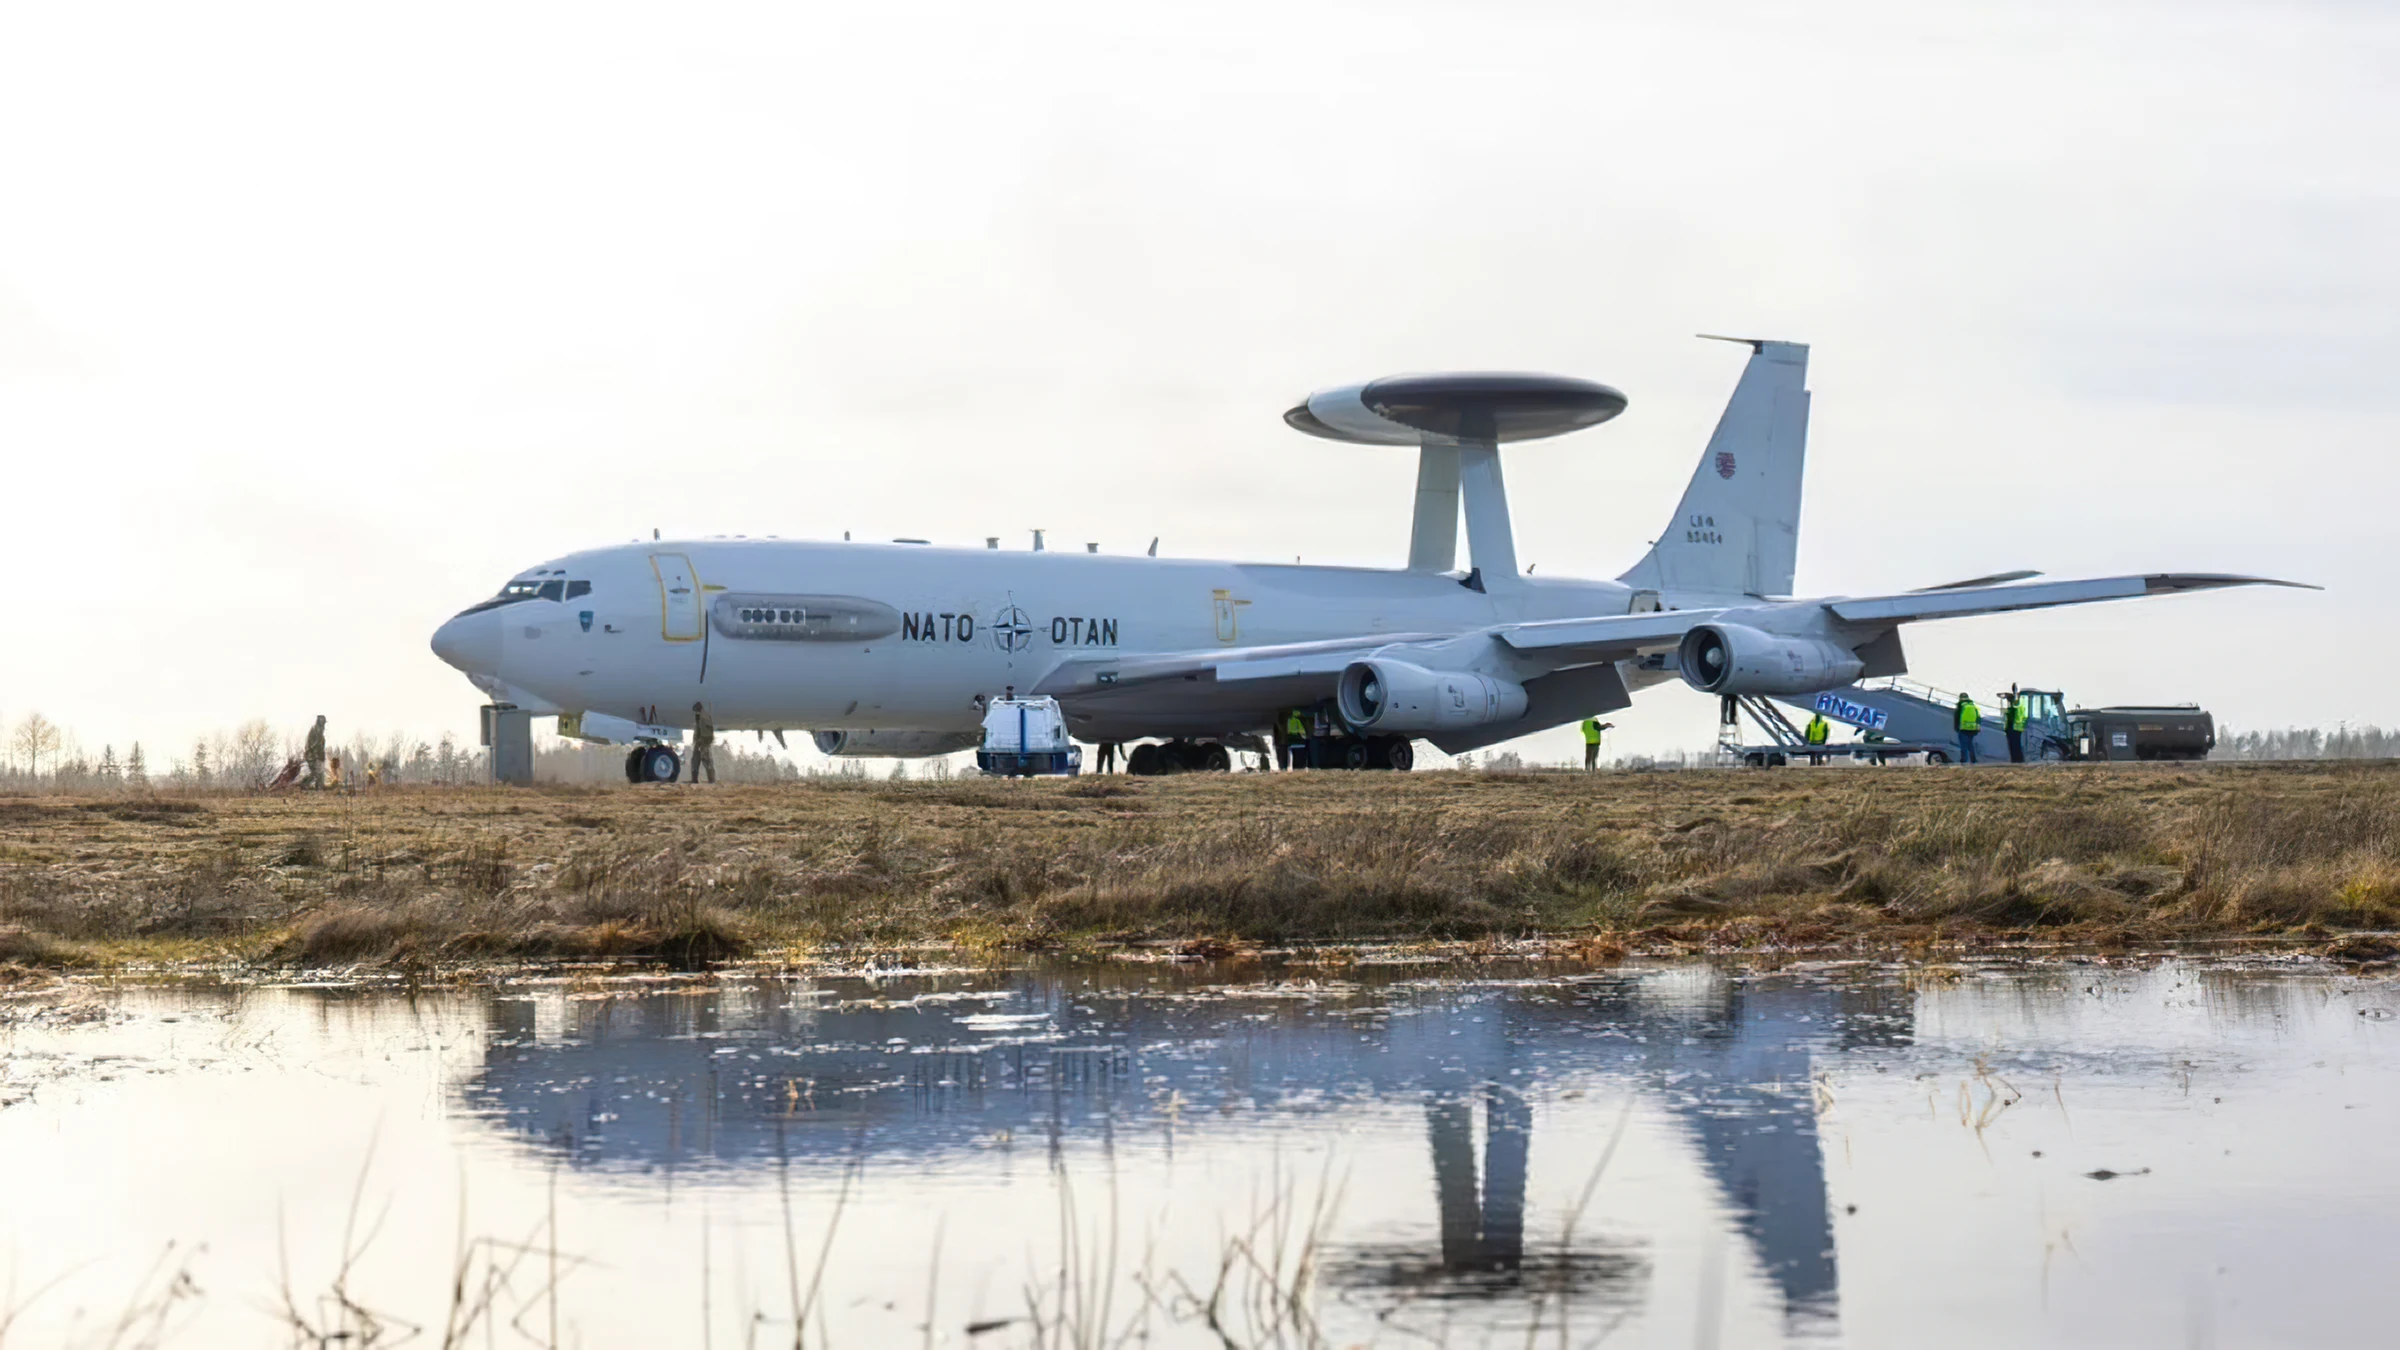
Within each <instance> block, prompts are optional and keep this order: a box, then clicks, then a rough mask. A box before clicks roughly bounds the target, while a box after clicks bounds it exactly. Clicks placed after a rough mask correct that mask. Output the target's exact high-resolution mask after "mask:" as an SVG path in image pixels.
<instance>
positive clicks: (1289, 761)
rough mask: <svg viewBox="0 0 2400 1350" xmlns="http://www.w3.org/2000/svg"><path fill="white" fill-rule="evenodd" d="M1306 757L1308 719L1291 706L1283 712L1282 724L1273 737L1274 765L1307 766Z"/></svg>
mask: <svg viewBox="0 0 2400 1350" xmlns="http://www.w3.org/2000/svg"><path fill="white" fill-rule="evenodd" d="M1307 758H1308V719H1307V718H1306V717H1303V716H1302V715H1301V713H1300V710H1299V709H1298V708H1293V709H1291V710H1290V711H1288V712H1286V713H1284V715H1283V726H1282V727H1281V728H1279V734H1278V735H1277V736H1276V737H1275V767H1276V768H1279V769H1290V768H1294V767H1298V768H1307V767H1308V765H1307V763H1306V762H1305V761H1306V760H1307Z"/></svg>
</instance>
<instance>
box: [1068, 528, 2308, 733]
mask: <svg viewBox="0 0 2400 1350" xmlns="http://www.w3.org/2000/svg"><path fill="white" fill-rule="evenodd" d="M1979 580H1983V579H1979ZM2228 586H2295V587H2302V588H2303V589H2310V590H2314V589H2319V588H2317V587H2308V586H2304V585H2303V583H2300V582H2291V581H2278V580H2275V579H2273V578H2270V577H2250V576H2235V575H2230V574H2226V573H2216V572H2153V573H2146V574H2142V575H2136V576H2121V577H2090V578H2086V579H2083V580H2078V581H2045V582H2037V583H2033V584H2030V585H2006V584H1983V585H1974V586H1971V587H1968V588H1966V589H1956V588H1953V589H1944V590H1932V591H1909V592H1904V593H1901V594H1898V595H1865V596H1837V597H1829V598H1825V599H1806V600H1799V599H1793V600H1761V601H1759V602H1758V604H1757V605H1755V606H1742V607H1739V608H1722V609H1677V610H1660V611H1653V612H1649V613H1642V614H1605V615H1595V616H1592V617H1590V618H1577V619H1551V620H1541V621H1536V622H1529V623H1506V624H1497V625H1494V626H1492V627H1490V628H1485V629H1479V630H1472V631H1468V632H1463V633H1372V634H1360V635H1358V636H1355V637H1343V638H1330V639H1326V640H1322V641H1316V642H1296V643H1287V644H1283V645H1279V646H1272V647H1245V648H1232V649H1229V648H1218V649H1214V650H1205V651H1188V652H1171V653H1161V654H1157V655H1130V656H1116V655H1106V656H1101V655H1095V656H1082V657H1075V658H1072V659H1070V660H1068V661H1066V662H1064V663H1062V664H1060V665H1059V666H1057V667H1056V668H1054V669H1053V670H1052V671H1051V672H1050V673H1049V674H1048V675H1047V676H1045V677H1043V679H1042V680H1041V681H1040V682H1039V683H1038V684H1036V685H1035V686H1034V689H1033V692H1034V693H1037V694H1049V695H1052V696H1054V697H1056V698H1058V699H1059V700H1060V701H1061V702H1062V703H1064V704H1066V705H1067V708H1068V712H1069V715H1070V717H1071V718H1074V717H1078V716H1088V717H1099V718H1103V719H1109V720H1114V718H1115V717H1125V718H1136V719H1139V720H1141V721H1144V722H1148V723H1154V724H1155V725H1157V726H1159V727H1160V728H1162V729H1164V728H1168V727H1172V726H1187V727H1189V728H1191V729H1193V730H1194V731H1195V732H1200V731H1204V730H1206V729H1208V728H1212V727H1231V726H1241V725H1245V724H1257V725H1263V724H1264V722H1265V721H1266V720H1267V719H1268V718H1270V717H1272V716H1273V715H1274V713H1275V712H1276V711H1277V710H1279V709H1282V708H1288V707H1293V706H1296V705H1301V704H1307V703H1313V702H1315V701H1317V700H1319V699H1322V698H1327V697H1330V696H1331V695H1332V694H1333V692H1334V688H1335V685H1336V683H1337V682H1338V681H1339V679H1340V677H1341V674H1342V671H1343V669H1344V668H1345V667H1347V666H1348V665H1349V664H1350V663H1351V662H1353V661H1356V660H1358V659H1360V658H1361V657H1365V656H1370V655H1374V654H1377V653H1384V654H1386V655H1390V656H1394V657H1397V658H1398V659H1400V660H1404V661H1410V662H1415V663H1419V664H1423V665H1427V666H1429V667H1436V668H1454V667H1455V666H1457V665H1460V664H1464V663H1465V662H1467V661H1469V660H1472V659H1473V657H1472V655H1471V654H1472V653H1474V652H1477V651H1482V652H1486V653H1488V652H1491V651H1492V650H1494V644H1496V645H1497V647H1498V648H1501V649H1504V650H1505V652H1506V653H1507V655H1508V656H1509V658H1510V659H1509V660H1508V661H1507V662H1506V663H1505V664H1506V665H1508V666H1512V667H1514V669H1513V670H1511V671H1510V672H1509V673H1510V674H1511V675H1512V677H1513V678H1516V679H1519V680H1521V681H1523V682H1524V684H1525V687H1526V690H1527V692H1528V693H1529V694H1533V695H1535V698H1534V704H1533V707H1532V708H1531V709H1530V710H1529V711H1528V713H1527V715H1526V717H1525V718H1524V719H1522V720H1521V721H1519V722H1516V723H1511V724H1509V725H1508V726H1507V727H1494V728H1491V729H1490V730H1489V731H1488V732H1476V733H1472V734H1460V735H1450V736H1436V737H1434V738H1433V739H1434V741H1435V743H1436V744H1438V745H1442V746H1443V748H1445V749H1449V750H1452V751H1453V752H1454V753H1455V751H1456V749H1457V748H1458V747H1460V746H1474V745H1481V744H1487V743H1491V742H1494V741H1498V740H1504V739H1507V738H1508V737H1511V736H1518V735H1523V734H1525V733H1526V732H1529V731H1536V730H1540V729H1542V728H1543V727H1546V726H1551V725H1555V724H1556V723H1557V722H1559V721H1568V720H1573V718H1575V717H1581V716H1584V715H1585V714H1586V713H1588V712H1592V711H1608V710H1612V709H1615V708H1621V707H1624V706H1626V702H1627V700H1628V697H1629V696H1628V694H1627V692H1626V686H1625V685H1624V684H1623V683H1622V682H1621V681H1620V680H1619V679H1618V676H1617V673H1616V667H1615V663H1616V662H1619V661H1625V660H1629V659H1634V658H1638V657H1642V656H1646V655H1649V654H1651V653H1654V652H1660V651H1667V650H1672V649H1673V648H1674V647H1675V646H1676V645H1677V644H1678V643H1680V642H1681V641H1682V639H1683V635H1684V634H1685V633H1686V632H1688V631H1689V630H1690V629H1692V628H1693V627H1694V626H1695V625H1698V624H1703V623H1709V622H1714V621H1720V620H1721V621H1724V622H1727V623H1739V624H1748V625H1752V626H1756V627H1760V628H1763V629H1766V630H1767V631H1770V632H1774V633H1778V634H1783V635H1792V636H1798V635H1801V634H1806V633H1823V632H1824V631H1825V630H1826V628H1827V627H1828V621H1830V624H1831V627H1832V629H1833V634H1834V635H1839V634H1843V633H1847V634H1848V635H1849V636H1847V637H1842V638H1841V639H1840V640H1842V641H1844V642H1853V643H1863V642H1866V641H1880V640H1881V638H1880V635H1882V634H1888V633H1889V632H1890V631H1891V630H1892V629H1895V628H1897V627H1899V626H1900V625H1902V624H1907V623H1917V622H1923V621H1926V620H1931V619H1951V618H1963V617H1965V616H1968V615H1974V614H1998V613H2005V612H2008V611H2010V610H2022V609H2047V608H2051V607H2053V606H2057V605H2080V604H2089V603H2091V602H2094V601H2099V600H2122V599H2132V598H2135V597H2139V596H2147V595H2166V594H2171V593H2174V592H2177V591H2201V590H2216V589H2219V588H2222V587H2228ZM1894 654H1895V655H1896V654H1897V652H1896V649H1895V652H1894ZM1150 734H1157V733H1155V732H1153V733H1150ZM1453 742H1456V744H1455V745H1454V744H1453Z"/></svg>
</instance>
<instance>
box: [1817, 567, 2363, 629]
mask: <svg viewBox="0 0 2400 1350" xmlns="http://www.w3.org/2000/svg"><path fill="white" fill-rule="evenodd" d="M2227 586H2291V587H2295V588H2298V589H2301V590H2310V591H2314V590H2322V589H2323V587H2319V586H2310V585H2307V584H2306V583H2304V582H2298V581H2277V580H2275V579H2274V578H2272V577H2245V576H2235V575H2232V574H2230V573H2224V572H2151V573H2148V574H2145V575H2141V576H2129V577H2088V578H2085V579H2083V580H2081V581H2043V582H2037V583H2035V584H2033V585H2030V586H1981V587H1976V588H1974V589H1971V590H1949V591H1911V592H1909V593H1908V594H1906V595H1867V596H1855V597H1851V598H1848V599H1838V600H1828V601H1826V602H1825V607H1826V608H1827V609H1829V610H1831V611H1833V616H1834V617H1835V618H1837V619H1840V620H1841V621H1842V622H1844V623H1875V624H1882V623H1916V622H1920V621H1922V620H1926V619H1956V618H1963V617H1965V616H1966V615H1969V614H1999V613H2004V612H2006V611H2009V610H2015V609H2048V608H2050V607H2051V606H2053V605H2082V604H2089V603H2091V602H2092V601H2094V600H2128V599H2132V598H2134V597H2137V596H2144V595H2171V594H2173V593H2175V592H2177V591H2213V590H2219V589H2222V588H2223V587H2227Z"/></svg>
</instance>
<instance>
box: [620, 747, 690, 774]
mask: <svg viewBox="0 0 2400 1350" xmlns="http://www.w3.org/2000/svg"><path fill="white" fill-rule="evenodd" d="M682 771H683V757H682V756H680V755H678V754H676V753H675V752H674V751H672V750H670V749H668V748H667V747H665V746H663V745H645V746H639V747H637V748H635V749H634V750H633V752H632V753H630V754H628V755H626V756H625V781H626V782H628V783H672V782H674V781H675V775H677V774H678V773H681V772H682Z"/></svg>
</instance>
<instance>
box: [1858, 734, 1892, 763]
mask: <svg viewBox="0 0 2400 1350" xmlns="http://www.w3.org/2000/svg"><path fill="white" fill-rule="evenodd" d="M1858 739H1859V740H1860V742H1861V743H1863V744H1866V745H1881V744H1883V743H1884V742H1885V741H1888V740H1890V739H1891V737H1889V736H1886V735H1884V734H1883V731H1882V729H1881V728H1879V727H1868V728H1867V729H1866V730H1864V731H1862V732H1860V733H1858ZM1875 762H1876V763H1878V764H1881V763H1883V756H1882V755H1881V754H1880V753H1878V754H1877V755H1876V756H1875Z"/></svg>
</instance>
